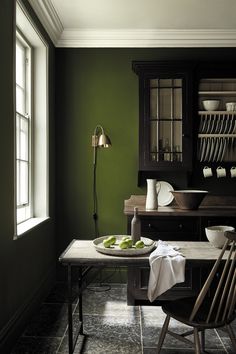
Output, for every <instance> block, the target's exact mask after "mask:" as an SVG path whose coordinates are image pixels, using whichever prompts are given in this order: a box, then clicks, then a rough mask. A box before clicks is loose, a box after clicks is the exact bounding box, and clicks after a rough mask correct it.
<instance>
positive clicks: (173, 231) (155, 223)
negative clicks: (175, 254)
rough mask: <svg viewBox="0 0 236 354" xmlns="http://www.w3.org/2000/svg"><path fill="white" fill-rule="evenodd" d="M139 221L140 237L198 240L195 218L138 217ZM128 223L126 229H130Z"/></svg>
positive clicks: (197, 222) (197, 225)
mask: <svg viewBox="0 0 236 354" xmlns="http://www.w3.org/2000/svg"><path fill="white" fill-rule="evenodd" d="M140 219H141V229H142V235H143V236H146V237H149V238H151V239H153V240H158V239H161V240H169V241H172V240H173V241H174V240H179V241H186V240H191V241H197V240H199V221H198V219H197V218H194V217H189V218H184V217H177V216H176V217H168V218H166V217H157V218H153V217H140ZM130 222H131V221H130ZM130 222H129V223H128V229H129V228H130ZM129 232H130V230H129Z"/></svg>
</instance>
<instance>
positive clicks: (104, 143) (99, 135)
mask: <svg viewBox="0 0 236 354" xmlns="http://www.w3.org/2000/svg"><path fill="white" fill-rule="evenodd" d="M109 146H111V140H110V139H109V137H108V136H107V135H106V134H105V133H104V129H103V127H102V126H101V125H97V126H96V128H95V129H94V133H93V136H92V147H93V220H94V228H95V236H96V238H97V237H98V236H99V230H98V212H97V207H98V200H97V149H98V148H108V147H109Z"/></svg>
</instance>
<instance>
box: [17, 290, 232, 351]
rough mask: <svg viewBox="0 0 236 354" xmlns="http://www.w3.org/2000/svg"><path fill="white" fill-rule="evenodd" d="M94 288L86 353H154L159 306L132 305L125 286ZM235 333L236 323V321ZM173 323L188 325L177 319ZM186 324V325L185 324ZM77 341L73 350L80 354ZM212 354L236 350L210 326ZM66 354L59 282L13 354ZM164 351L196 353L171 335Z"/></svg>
mask: <svg viewBox="0 0 236 354" xmlns="http://www.w3.org/2000/svg"><path fill="white" fill-rule="evenodd" d="M107 289H108V287H90V288H88V289H86V290H85V292H84V295H83V311H84V332H85V334H87V335H88V336H87V339H86V342H85V345H84V350H83V353H84V354H154V353H155V350H156V347H157V341H158V335H159V333H160V328H161V326H162V324H163V320H164V318H165V314H164V313H163V312H162V311H161V308H160V307H156V306H127V304H126V287H125V286H124V285H123V286H121V285H116V284H111V288H110V289H109V290H107ZM73 313H74V323H75V327H76V324H77V326H78V301H77V300H76V298H75V301H74V307H73ZM233 326H234V330H235V333H236V323H234V324H233ZM171 327H172V328H175V330H177V331H179V330H181V328H183V325H180V324H179V323H177V322H176V321H174V320H172V322H171ZM185 327H187V326H185ZM80 348H81V341H80V340H78V343H77V345H76V348H75V351H74V353H76V354H78V353H79V352H80ZM206 349H207V353H215V354H226V353H228V354H235V352H234V350H233V348H232V346H231V342H230V340H229V338H228V337H227V334H226V333H225V332H224V331H223V330H208V331H207V333H206ZM31 353H32V354H51V353H54V354H56V353H58V354H66V353H68V347H67V307H66V287H65V284H63V283H57V284H56V285H55V287H54V288H53V290H52V291H51V293H50V294H49V296H48V297H47V298H46V299H45V301H44V303H42V304H41V307H40V309H39V311H38V312H37V313H36V314H35V315H34V316H33V317H32V318H31V320H30V321H29V323H28V325H27V327H26V328H25V331H24V333H23V334H22V336H21V337H20V338H19V340H18V342H17V343H16V345H15V347H14V349H13V350H12V352H11V354H31ZM162 353H163V354H193V353H194V351H193V350H192V349H190V348H188V347H187V345H185V344H184V343H182V342H179V341H178V340H175V339H174V338H173V337H170V336H169V335H167V336H166V339H165V342H164V345H163V349H162Z"/></svg>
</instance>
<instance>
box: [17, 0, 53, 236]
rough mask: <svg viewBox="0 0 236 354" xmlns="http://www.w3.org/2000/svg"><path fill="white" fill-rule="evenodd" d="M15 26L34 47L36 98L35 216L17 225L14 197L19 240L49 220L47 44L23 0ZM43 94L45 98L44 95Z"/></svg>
mask: <svg viewBox="0 0 236 354" xmlns="http://www.w3.org/2000/svg"><path fill="white" fill-rule="evenodd" d="M16 26H17V27H18V28H19V30H20V31H21V32H22V33H23V34H24V33H26V34H27V39H28V41H29V42H30V44H31V45H32V46H33V48H34V75H33V76H34V82H33V92H34V93H33V95H34V98H33V112H32V115H33V117H34V118H33V124H32V125H33V126H32V135H33V140H34V146H35V147H34V148H32V154H33V159H32V160H33V173H32V183H33V185H34V192H33V201H32V202H33V215H32V218H30V219H28V220H26V221H24V222H22V223H20V224H18V225H17V220H16V195H15V207H14V213H15V214H14V219H15V222H14V224H15V230H14V239H17V238H18V237H19V236H22V235H23V234H24V233H26V232H27V231H29V230H31V229H32V228H34V227H36V226H38V225H39V224H41V223H42V222H45V221H46V220H48V219H49V134H48V132H49V122H48V116H49V114H48V113H49V112H48V92H49V90H48V44H47V43H46V41H45V40H44V38H43V37H42V35H41V34H40V33H39V31H38V29H37V28H36V26H35V24H34V23H33V21H32V19H31V18H30V16H29V14H28V13H27V11H26V9H25V8H24V5H23V4H22V2H21V1H20V0H17V2H16ZM42 92H43V93H44V95H42ZM14 122H15V117H14ZM14 124H15V123H14ZM15 157H16V148H15ZM15 161H16V159H15ZM15 183H16V172H15ZM15 191H16V186H15Z"/></svg>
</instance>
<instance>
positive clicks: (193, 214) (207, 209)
mask: <svg viewBox="0 0 236 354" xmlns="http://www.w3.org/2000/svg"><path fill="white" fill-rule="evenodd" d="M145 202H146V196H145V195H132V196H131V197H130V199H128V200H125V202H124V214H125V215H126V216H127V233H128V234H130V233H131V220H132V218H133V210H134V207H138V210H139V217H140V219H141V225H142V226H141V229H142V236H146V237H149V238H151V239H153V240H159V239H160V240H164V241H175V240H176V241H188V240H189V241H207V238H206V236H205V227H207V226H210V225H229V226H234V227H235V228H236V197H234V196H227V197H222V196H212V195H208V196H207V197H205V199H204V201H203V202H202V204H201V206H200V207H199V208H198V209H197V210H181V209H179V208H178V207H177V205H176V204H175V203H174V202H173V203H172V204H171V205H169V206H166V207H158V209H157V210H154V211H146V209H145ZM207 273H208V269H207V266H204V267H202V266H196V265H195V266H194V267H189V268H188V267H187V268H186V279H185V282H184V283H182V284H177V285H176V286H174V287H173V288H172V289H171V290H168V291H167V292H166V293H165V294H163V296H161V297H160V298H159V299H158V300H165V299H170V298H176V297H179V296H181V297H183V296H191V295H194V294H195V293H196V292H197V291H198V290H199V288H200V287H201V285H202V283H203V281H204V280H205V277H206V274H207ZM148 277H149V268H147V267H146V268H145V267H138V268H137V267H133V268H132V267H131V268H129V270H128V284H127V285H128V304H129V305H134V304H138V303H147V304H148V303H149V302H148V299H147V285H148Z"/></svg>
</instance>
